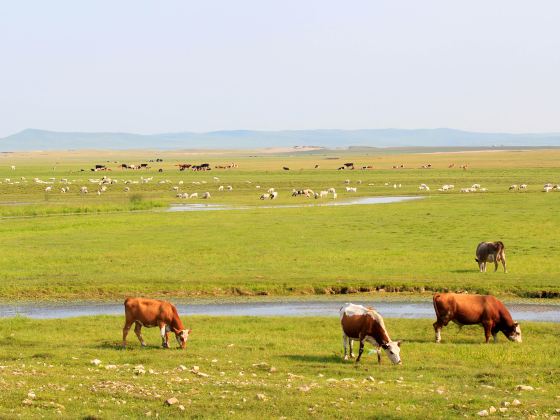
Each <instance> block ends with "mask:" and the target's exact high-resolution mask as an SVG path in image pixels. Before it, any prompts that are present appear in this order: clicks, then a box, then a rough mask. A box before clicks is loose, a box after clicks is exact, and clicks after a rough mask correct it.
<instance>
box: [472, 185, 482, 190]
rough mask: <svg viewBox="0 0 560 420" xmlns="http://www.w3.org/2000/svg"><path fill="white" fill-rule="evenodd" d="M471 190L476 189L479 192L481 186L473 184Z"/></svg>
mask: <svg viewBox="0 0 560 420" xmlns="http://www.w3.org/2000/svg"><path fill="white" fill-rule="evenodd" d="M471 188H474V189H475V190H478V189H479V188H480V184H472V185H471Z"/></svg>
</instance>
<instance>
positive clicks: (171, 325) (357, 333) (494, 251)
mask: <svg viewBox="0 0 560 420" xmlns="http://www.w3.org/2000/svg"><path fill="white" fill-rule="evenodd" d="M505 258H506V257H505V247H504V244H503V242H501V241H497V242H481V243H480V244H478V246H477V248H476V258H475V260H476V262H477V263H478V264H479V267H480V271H485V270H486V263H488V262H494V263H495V265H496V270H497V269H498V262H500V261H501V262H502V264H503V267H504V272H505V271H506V262H505ZM433 305H434V311H435V315H436V322H434V324H433V327H434V331H435V341H436V343H439V342H441V330H442V328H443V327H444V326H446V325H448V324H449V322H454V323H456V324H457V325H459V326H462V325H474V324H480V325H482V326H483V327H484V336H485V339H486V343H488V342H489V340H490V337H493V339H494V342H496V341H497V335H498V333H500V332H502V333H503V334H504V335H505V336H506V337H507V338H508V339H509V340H510V341H514V342H517V343H521V342H522V338H521V328H520V327H519V324H518V323H517V322H515V321H513V319H512V317H511V314H510V313H509V311H508V310H507V308H506V307H505V305H504V304H503V303H502V302H500V301H499V300H498V299H496V298H495V297H494V296H491V295H468V294H457V293H435V294H434V295H433ZM124 308H125V324H124V327H123V341H122V346H123V347H126V338H127V336H128V332H129V331H130V328H131V327H132V325H133V324H134V326H135V327H134V333H135V334H136V337H138V340H139V341H140V344H141V345H142V346H146V342H145V341H144V338H143V337H142V327H148V328H149V327H158V328H159V330H160V334H161V340H162V346H163V347H164V348H169V334H170V333H174V334H175V338H176V340H177V343H178V344H179V347H181V348H182V349H184V348H185V347H186V345H187V340H188V338H189V334H190V333H191V330H190V329H188V328H185V326H184V324H183V322H182V321H181V318H180V317H179V313H178V312H177V308H176V307H175V306H174V305H173V304H171V303H169V302H166V301H162V300H156V299H147V298H141V297H136V298H127V299H126V300H125V302H124ZM339 312H340V325H341V327H342V345H343V348H344V360H348V358H354V351H353V342H354V341H358V342H359V351H358V357H357V359H356V362H359V361H360V358H361V357H362V353H363V351H364V344H365V343H366V342H368V343H370V344H371V345H373V346H374V347H375V349H376V352H377V360H378V363H381V349H383V350H384V351H385V353H386V354H387V356H388V358H389V360H391V362H393V363H394V364H401V363H402V361H401V357H400V348H401V341H393V340H391V338H390V336H389V333H388V331H387V328H386V327H385V322H384V321H383V317H382V316H381V314H379V312H377V311H376V310H375V309H374V308H372V307H365V306H362V305H356V304H353V303H346V304H345V305H343V306H342V307H341V308H340V311H339Z"/></svg>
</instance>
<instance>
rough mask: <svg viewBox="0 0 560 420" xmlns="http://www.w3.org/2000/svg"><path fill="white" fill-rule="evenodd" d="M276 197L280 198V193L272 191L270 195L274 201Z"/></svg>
mask: <svg viewBox="0 0 560 420" xmlns="http://www.w3.org/2000/svg"><path fill="white" fill-rule="evenodd" d="M276 197H278V192H277V191H272V192H271V193H270V199H271V200H274V199H276Z"/></svg>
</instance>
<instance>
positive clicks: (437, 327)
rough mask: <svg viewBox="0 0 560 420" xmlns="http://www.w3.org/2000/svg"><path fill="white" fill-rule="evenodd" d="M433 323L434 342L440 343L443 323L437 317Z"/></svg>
mask: <svg viewBox="0 0 560 420" xmlns="http://www.w3.org/2000/svg"><path fill="white" fill-rule="evenodd" d="M433 325H434V331H435V333H436V343H441V329H442V328H443V324H442V323H441V322H440V321H439V319H438V320H437V321H436V322H434V324H433Z"/></svg>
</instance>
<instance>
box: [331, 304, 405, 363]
mask: <svg viewBox="0 0 560 420" xmlns="http://www.w3.org/2000/svg"><path fill="white" fill-rule="evenodd" d="M340 324H341V326H342V345H343V346H344V360H348V352H347V349H346V343H347V342H349V344H350V357H354V354H353V351H352V340H357V341H359V342H360V352H359V354H358V358H357V359H356V363H357V362H359V361H360V358H361V357H362V353H363V351H364V342H365V341H367V342H368V343H370V344H372V345H374V346H375V347H376V350H377V362H378V363H381V352H380V350H379V347H382V348H383V350H385V352H386V353H387V356H389V359H390V360H391V362H393V363H395V364H401V363H402V362H401V357H400V352H401V349H400V347H401V342H400V341H391V338H389V334H388V333H387V330H386V328H385V323H384V322H383V318H382V317H381V315H379V313H378V312H377V311H376V310H375V309H373V308H366V307H365V306H362V305H354V304H353V303H346V304H345V305H344V306H343V307H342V308H340Z"/></svg>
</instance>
